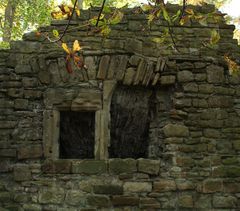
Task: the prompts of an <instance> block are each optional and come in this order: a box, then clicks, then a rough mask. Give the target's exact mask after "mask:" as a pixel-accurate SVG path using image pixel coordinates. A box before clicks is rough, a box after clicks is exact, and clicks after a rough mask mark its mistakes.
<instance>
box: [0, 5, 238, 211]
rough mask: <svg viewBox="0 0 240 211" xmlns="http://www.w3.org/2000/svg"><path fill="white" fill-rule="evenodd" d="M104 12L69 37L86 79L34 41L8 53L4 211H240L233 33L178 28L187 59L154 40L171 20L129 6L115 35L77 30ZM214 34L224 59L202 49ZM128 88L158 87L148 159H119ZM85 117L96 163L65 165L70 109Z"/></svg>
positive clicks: (0, 58) (1, 181) (0, 77)
mask: <svg viewBox="0 0 240 211" xmlns="http://www.w3.org/2000/svg"><path fill="white" fill-rule="evenodd" d="M171 9H172V10H176V9H177V8H176V6H172V7H171ZM211 9H213V8H212V7H210V6H208V7H201V8H197V10H201V11H202V12H208V11H209V10H211ZM96 12H97V11H96V10H91V11H83V12H82V16H81V17H80V19H79V20H75V21H74V22H73V23H72V25H71V29H72V31H71V33H69V34H67V35H66V37H65V38H64V39H65V41H67V42H69V43H72V41H74V40H75V39H78V40H79V41H80V43H81V45H82V46H83V50H82V55H83V59H84V62H85V65H86V67H87V71H86V70H84V69H82V70H77V69H76V70H75V71H74V73H72V74H68V73H67V71H66V68H65V61H64V58H65V55H64V52H63V50H62V49H61V48H59V47H58V46H55V45H52V44H49V42H48V41H47V40H44V39H43V38H41V37H36V36H35V34H34V33H29V34H26V35H24V37H23V41H17V42H13V43H12V46H11V49H10V50H6V51H3V50H1V52H0V84H1V85H0V86H1V87H0V98H1V100H0V109H1V112H0V137H1V138H0V172H1V174H0V210H28V211H30V210H34V211H36V210H49V211H50V210H51V211H55V210H58V211H61V210H70V211H71V210H72V211H75V210H82V211H83V210H85V211H86V210H239V209H240V183H239V182H240V167H239V163H240V158H239V153H240V140H239V134H240V117H239V112H240V101H239V99H238V98H239V96H240V91H239V90H240V78H239V77H238V76H235V77H233V76H230V75H229V74H228V70H227V67H226V65H225V64H224V63H223V62H222V58H221V57H220V56H221V53H220V54H219V52H222V53H224V52H225V51H228V50H231V52H232V53H234V54H235V55H237V56H239V47H238V46H237V44H236V41H235V40H232V33H233V27H232V26H228V25H226V24H225V23H224V22H221V23H219V24H216V23H208V26H206V27H202V26H200V25H198V24H197V23H194V22H192V23H191V25H188V26H184V27H180V26H175V27H174V28H173V30H174V33H175V34H176V36H177V37H178V39H179V40H178V41H177V45H178V46H179V50H180V53H179V52H176V51H174V50H172V49H168V48H167V47H166V46H161V45H159V44H157V43H154V42H152V41H151V39H152V38H154V37H158V36H160V34H161V30H163V28H164V27H166V24H165V23H164V21H157V22H155V23H153V24H151V25H150V26H148V25H147V20H146V17H145V16H144V15H143V14H138V15H133V13H132V11H131V10H130V9H128V10H127V11H126V16H125V18H124V20H123V21H122V23H120V24H118V25H116V26H114V27H113V29H112V33H111V34H110V36H109V37H107V38H103V37H101V36H99V35H94V34H91V33H89V29H88V28H80V29H76V28H75V30H74V27H76V26H77V24H78V23H82V22H83V21H85V20H87V19H88V18H89V17H90V16H92V15H94V14H96ZM65 23H66V22H65V21H58V22H53V24H52V25H51V26H49V27H46V28H43V29H42V30H43V31H51V30H52V29H53V28H58V29H60V30H61V29H63V27H64V24H65ZM212 28H217V29H219V31H220V35H221V40H220V42H219V44H218V49H219V51H210V50H209V49H205V48H202V47H201V46H202V41H204V40H208V39H209V36H210V32H211V29H212ZM119 84H123V85H126V86H137V85H138V86H141V87H146V89H151V90H154V93H155V94H154V97H153V99H152V101H153V102H154V109H153V111H152V114H151V122H150V126H149V127H150V128H149V148H148V159H143V158H139V159H132V158H127V159H119V158H111V159H109V158H108V151H107V149H108V147H109V144H111V138H110V131H109V127H108V125H109V122H110V110H109V108H110V105H111V96H112V95H113V93H114V90H115V89H116V87H118V85H119ZM81 109H88V110H92V111H96V119H95V120H96V123H95V124H96V128H95V129H96V130H95V142H96V143H95V159H93V160H76V159H75V160H72V159H59V158H58V143H57V142H58V136H59V129H58V126H57V125H58V123H59V110H73V111H76V110H81Z"/></svg>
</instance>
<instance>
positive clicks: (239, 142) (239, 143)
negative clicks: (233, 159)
mask: <svg viewBox="0 0 240 211" xmlns="http://www.w3.org/2000/svg"><path fill="white" fill-rule="evenodd" d="M233 147H234V149H235V150H237V151H239V150H240V140H236V141H234V142H233Z"/></svg>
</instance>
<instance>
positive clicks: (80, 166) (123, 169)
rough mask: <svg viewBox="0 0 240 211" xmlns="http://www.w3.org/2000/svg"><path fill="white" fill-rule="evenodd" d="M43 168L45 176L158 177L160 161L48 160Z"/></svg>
mask: <svg viewBox="0 0 240 211" xmlns="http://www.w3.org/2000/svg"><path fill="white" fill-rule="evenodd" d="M41 167H42V171H43V172H44V173H45V174H84V175H98V174H115V175H118V174H133V173H137V172H139V173H145V174H148V175H151V176H158V175H159V171H160V161H159V160H152V159H145V158H139V159H132V158H127V159H120V158H112V159H109V160H73V159H57V160H51V159H48V160H45V161H44V162H43V163H42V166H41Z"/></svg>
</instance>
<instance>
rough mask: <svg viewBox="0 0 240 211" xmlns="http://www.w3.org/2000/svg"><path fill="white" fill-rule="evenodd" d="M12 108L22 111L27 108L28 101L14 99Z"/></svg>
mask: <svg viewBox="0 0 240 211" xmlns="http://www.w3.org/2000/svg"><path fill="white" fill-rule="evenodd" d="M14 107H15V108H16V109H21V110H24V109H27V107H28V100H25V99H16V100H15V101H14Z"/></svg>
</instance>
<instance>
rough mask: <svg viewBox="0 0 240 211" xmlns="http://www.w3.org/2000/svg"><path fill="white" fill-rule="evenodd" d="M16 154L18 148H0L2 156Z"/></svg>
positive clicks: (7, 156)
mask: <svg viewBox="0 0 240 211" xmlns="http://www.w3.org/2000/svg"><path fill="white" fill-rule="evenodd" d="M16 155H17V152H16V149H0V157H2V158H3V157H5V158H15V157H16Z"/></svg>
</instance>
